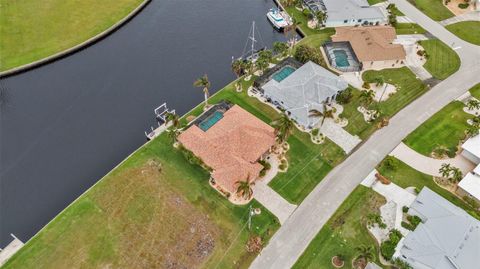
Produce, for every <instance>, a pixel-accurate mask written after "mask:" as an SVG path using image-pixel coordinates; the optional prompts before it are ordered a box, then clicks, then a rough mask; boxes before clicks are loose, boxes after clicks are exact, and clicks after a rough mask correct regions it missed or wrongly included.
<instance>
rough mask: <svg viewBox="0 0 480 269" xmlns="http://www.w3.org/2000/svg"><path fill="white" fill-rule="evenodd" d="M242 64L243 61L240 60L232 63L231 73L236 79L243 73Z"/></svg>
mask: <svg viewBox="0 0 480 269" xmlns="http://www.w3.org/2000/svg"><path fill="white" fill-rule="evenodd" d="M244 66H245V64H244V62H243V60H241V59H237V60H235V61H233V62H232V66H231V67H232V71H233V73H234V74H235V75H236V76H237V78H238V77H240V76H241V75H243V73H244Z"/></svg>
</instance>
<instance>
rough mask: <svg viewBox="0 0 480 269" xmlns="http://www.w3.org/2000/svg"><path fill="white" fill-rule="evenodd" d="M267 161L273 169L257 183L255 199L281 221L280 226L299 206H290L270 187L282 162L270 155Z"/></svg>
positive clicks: (254, 187)
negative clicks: (269, 184)
mask: <svg viewBox="0 0 480 269" xmlns="http://www.w3.org/2000/svg"><path fill="white" fill-rule="evenodd" d="M267 161H268V162H269V163H270V165H271V168H270V170H268V171H267V174H266V175H265V176H264V177H263V178H261V179H259V180H257V181H256V182H255V185H254V186H253V197H254V198H255V199H256V200H257V201H258V202H260V203H261V204H262V205H263V206H264V207H266V208H267V209H268V210H269V211H270V212H271V213H272V214H274V215H275V216H276V217H277V218H278V220H279V221H280V224H283V223H284V222H285V221H286V220H287V219H288V217H290V215H291V214H292V213H293V211H295V209H296V208H297V206H296V205H294V204H290V203H289V202H288V201H287V200H285V199H283V197H282V196H280V194H278V193H277V192H275V191H274V190H273V189H272V188H270V187H269V186H268V183H269V182H270V181H271V180H272V179H273V178H274V177H275V176H276V175H277V173H278V165H279V164H280V162H279V160H278V159H277V158H276V156H274V155H270V156H269V157H268V160H267Z"/></svg>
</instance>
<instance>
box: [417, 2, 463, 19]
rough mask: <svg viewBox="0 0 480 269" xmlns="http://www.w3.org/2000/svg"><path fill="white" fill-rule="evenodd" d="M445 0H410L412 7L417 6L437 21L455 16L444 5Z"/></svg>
mask: <svg viewBox="0 0 480 269" xmlns="http://www.w3.org/2000/svg"><path fill="white" fill-rule="evenodd" d="M442 1H443V0H408V2H410V3H412V5H414V6H416V7H417V8H418V9H419V10H420V11H422V12H423V13H425V14H426V15H427V16H429V17H430V18H432V19H433V20H435V21H442V20H445V19H448V18H451V17H453V16H455V15H454V14H453V13H452V12H451V11H450V10H449V9H448V8H447V7H446V6H444V5H443V3H442Z"/></svg>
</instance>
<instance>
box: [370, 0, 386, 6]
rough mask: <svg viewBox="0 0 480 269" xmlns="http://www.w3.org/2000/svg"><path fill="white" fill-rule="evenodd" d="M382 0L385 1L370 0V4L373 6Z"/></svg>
mask: <svg viewBox="0 0 480 269" xmlns="http://www.w3.org/2000/svg"><path fill="white" fill-rule="evenodd" d="M382 2H385V0H368V4H370V5H371V6H372V5H375V4H378V3H382Z"/></svg>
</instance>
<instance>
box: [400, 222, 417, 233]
mask: <svg viewBox="0 0 480 269" xmlns="http://www.w3.org/2000/svg"><path fill="white" fill-rule="evenodd" d="M401 225H402V227H403V228H405V229H407V230H410V231H413V230H415V227H413V226H412V225H411V224H410V223H408V222H405V221H402V223H401Z"/></svg>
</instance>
